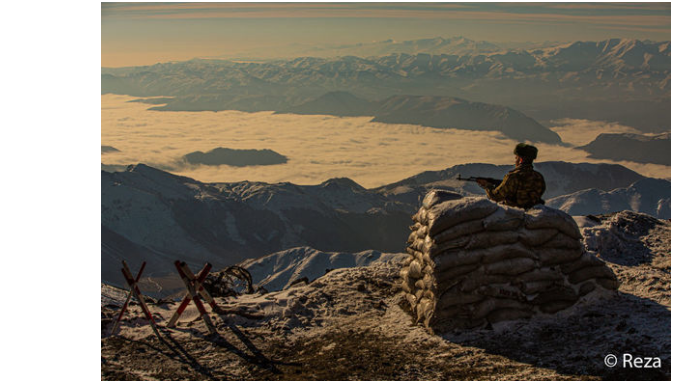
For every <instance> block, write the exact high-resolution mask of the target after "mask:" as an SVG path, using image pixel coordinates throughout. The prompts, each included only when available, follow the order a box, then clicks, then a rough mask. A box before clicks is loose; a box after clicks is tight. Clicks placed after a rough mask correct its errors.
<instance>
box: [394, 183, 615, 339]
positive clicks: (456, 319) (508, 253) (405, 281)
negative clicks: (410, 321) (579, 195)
mask: <svg viewBox="0 0 690 386" xmlns="http://www.w3.org/2000/svg"><path fill="white" fill-rule="evenodd" d="M412 219H413V220H414V222H415V223H414V225H413V226H412V227H410V229H411V231H412V233H411V234H410V237H409V238H408V248H407V251H408V253H409V257H408V258H407V259H406V260H405V261H404V263H403V268H402V270H401V272H400V275H401V278H402V283H401V287H402V289H403V291H404V292H405V297H406V298H407V301H408V302H409V303H410V306H411V308H412V312H413V313H414V315H415V317H416V320H417V322H418V323H423V324H424V325H426V326H427V327H429V328H432V329H433V330H436V331H439V332H442V331H447V330H450V329H454V328H475V327H482V326H486V325H487V324H488V323H496V322H500V321H507V320H515V319H522V318H529V317H532V316H534V315H536V314H553V313H556V312H558V311H561V310H563V309H566V308H568V307H570V306H572V305H574V304H575V303H576V302H577V301H578V300H579V299H580V298H581V297H583V296H585V295H588V294H591V295H590V296H597V295H595V294H598V295H603V294H606V293H611V292H612V291H615V290H616V289H617V288H618V281H617V280H616V276H615V275H614V274H613V272H612V271H611V270H610V269H609V268H608V267H607V266H606V265H605V264H604V263H603V262H602V261H601V260H599V259H597V258H596V257H594V256H592V255H591V254H589V253H586V252H585V250H584V248H583V246H582V243H581V242H580V240H581V239H582V236H581V235H580V230H579V228H578V226H577V224H576V223H575V221H574V220H573V219H572V217H570V216H569V215H568V214H566V213H565V212H562V211H560V210H557V209H553V208H549V207H546V206H543V205H538V206H536V207H534V208H532V209H530V210H528V211H524V210H522V209H517V208H512V207H509V206H505V205H501V204H496V203H494V202H492V201H490V200H488V199H486V198H483V197H463V196H462V195H460V194H458V193H455V192H449V191H443V190H434V191H431V192H430V193H429V194H427V195H426V197H425V198H424V201H423V204H422V207H421V208H420V209H419V211H418V212H417V213H416V214H415V215H414V216H413V217H412Z"/></svg>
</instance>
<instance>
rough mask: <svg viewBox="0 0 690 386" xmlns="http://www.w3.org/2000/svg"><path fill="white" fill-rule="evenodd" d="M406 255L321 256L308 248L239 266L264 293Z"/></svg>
mask: <svg viewBox="0 0 690 386" xmlns="http://www.w3.org/2000/svg"><path fill="white" fill-rule="evenodd" d="M405 257H407V254H405V253H381V252H378V251H373V250H369V251H363V252H358V253H343V252H321V251H317V250H315V249H313V248H309V247H300V248H292V249H289V250H286V251H280V252H276V253H272V254H270V255H266V256H263V257H260V258H257V259H252V260H247V261H244V262H242V263H241V264H240V265H241V266H242V267H244V268H246V269H247V270H248V271H249V273H251V275H252V278H253V280H254V285H255V286H257V287H264V288H265V289H266V290H268V291H278V290H282V289H286V288H288V287H290V285H291V284H292V283H294V282H295V281H297V280H300V279H305V278H306V279H307V280H308V282H312V281H314V279H317V278H319V277H321V276H323V275H325V274H326V273H328V272H329V271H331V270H334V269H338V268H351V267H364V266H369V265H373V264H399V263H400V262H401V261H402V260H403V259H404V258H405Z"/></svg>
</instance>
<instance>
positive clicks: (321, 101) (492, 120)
mask: <svg viewBox="0 0 690 386" xmlns="http://www.w3.org/2000/svg"><path fill="white" fill-rule="evenodd" d="M278 113H297V114H307V115H311V114H328V115H338V116H368V115H372V116H373V117H374V118H373V119H372V122H384V123H403V124H417V125H423V126H427V127H436V128H457V129H467V130H487V131H499V132H501V133H503V134H504V135H505V136H506V137H508V138H511V139H515V140H517V141H533V142H545V143H560V142H561V138H560V136H559V135H558V134H556V133H555V132H553V131H551V130H549V129H548V128H546V127H544V126H542V125H541V124H539V123H538V122H537V121H535V120H534V119H532V118H530V117H528V116H526V115H525V114H523V113H521V112H519V111H516V110H514V109H511V108H508V107H505V106H498V105H491V104H487V103H479V102H470V101H467V100H464V99H460V98H454V97H434V96H414V95H396V96H393V97H390V98H387V99H385V100H382V101H368V100H365V99H363V98H358V97H356V96H354V95H352V94H350V93H348V92H344V91H339V92H329V93H326V94H324V95H322V96H320V97H318V98H315V99H312V100H309V101H307V102H305V103H303V104H301V105H298V106H295V107H292V108H289V109H287V110H283V111H278Z"/></svg>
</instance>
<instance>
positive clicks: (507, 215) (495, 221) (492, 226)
mask: <svg viewBox="0 0 690 386" xmlns="http://www.w3.org/2000/svg"><path fill="white" fill-rule="evenodd" d="M498 207H499V208H498V210H497V211H495V212H493V213H492V214H490V215H489V216H487V217H486V218H484V219H483V220H482V224H483V226H484V229H485V230H487V231H509V230H516V229H518V228H519V227H520V226H521V225H522V222H523V220H524V217H525V212H524V211H523V210H522V209H516V208H511V207H509V206H505V205H498Z"/></svg>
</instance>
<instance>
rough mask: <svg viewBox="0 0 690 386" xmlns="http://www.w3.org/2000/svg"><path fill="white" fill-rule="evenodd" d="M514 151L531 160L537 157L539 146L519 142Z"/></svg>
mask: <svg viewBox="0 0 690 386" xmlns="http://www.w3.org/2000/svg"><path fill="white" fill-rule="evenodd" d="M513 153H515V155H517V156H519V157H522V158H525V159H527V160H530V161H533V160H535V159H537V148H536V147H534V146H532V145H528V144H526V143H518V144H517V146H515V151H514V152H513Z"/></svg>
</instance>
